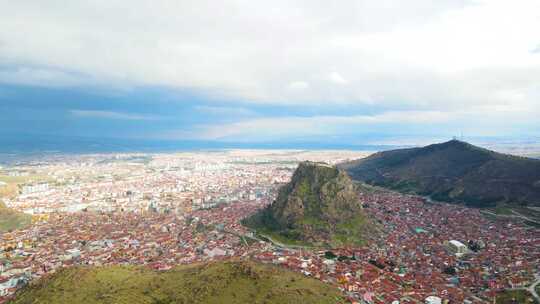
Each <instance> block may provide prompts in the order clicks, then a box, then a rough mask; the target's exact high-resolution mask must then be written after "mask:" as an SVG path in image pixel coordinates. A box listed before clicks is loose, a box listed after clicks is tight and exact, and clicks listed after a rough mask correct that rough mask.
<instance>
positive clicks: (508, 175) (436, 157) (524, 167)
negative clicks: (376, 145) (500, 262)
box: [340, 140, 540, 214]
mask: <svg viewBox="0 0 540 304" xmlns="http://www.w3.org/2000/svg"><path fill="white" fill-rule="evenodd" d="M340 168H342V169H345V170H346V171H347V172H348V173H349V174H350V176H351V177H352V178H353V179H355V180H358V181H363V182H366V183H369V184H372V185H377V186H382V187H386V188H390V189H394V190H397V191H400V192H405V193H416V194H420V195H428V196H431V198H433V199H435V200H440V201H448V202H465V203H466V204H468V205H471V206H475V207H490V208H496V209H497V210H496V211H495V212H496V213H502V214H504V213H508V212H509V211H508V210H505V209H506V208H505V207H503V208H497V206H502V205H504V206H507V207H512V208H514V207H523V206H525V205H528V206H539V204H540V160H537V159H531V158H525V157H518V156H512V155H506V154H501V153H496V152H493V151H490V150H486V149H482V148H479V147H475V146H473V145H470V144H468V143H465V142H461V141H457V140H452V141H449V142H446V143H442V144H434V145H430V146H426V147H423V148H412V149H398V150H392V151H384V152H379V153H375V154H373V155H371V156H369V157H367V158H364V159H360V160H356V161H352V162H349V163H346V164H342V165H340Z"/></svg>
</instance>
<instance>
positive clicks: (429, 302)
mask: <svg viewBox="0 0 540 304" xmlns="http://www.w3.org/2000/svg"><path fill="white" fill-rule="evenodd" d="M425 303H426V304H441V303H442V299H441V298H439V297H436V296H429V297H427V298H426V301H425Z"/></svg>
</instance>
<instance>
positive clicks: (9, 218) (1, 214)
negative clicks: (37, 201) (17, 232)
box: [0, 201, 32, 232]
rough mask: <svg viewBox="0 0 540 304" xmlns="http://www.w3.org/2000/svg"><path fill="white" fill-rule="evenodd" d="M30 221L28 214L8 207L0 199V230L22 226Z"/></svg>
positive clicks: (4, 230)
mask: <svg viewBox="0 0 540 304" xmlns="http://www.w3.org/2000/svg"><path fill="white" fill-rule="evenodd" d="M31 221H32V217H31V216H30V215H28V214H25V213H22V212H17V211H15V210H12V209H9V208H8V207H6V205H5V204H4V203H3V202H2V201H0V232H6V231H10V230H14V229H20V228H24V227H26V226H28V225H30V223H31Z"/></svg>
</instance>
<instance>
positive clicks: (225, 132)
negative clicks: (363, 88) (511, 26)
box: [165, 111, 450, 141]
mask: <svg viewBox="0 0 540 304" xmlns="http://www.w3.org/2000/svg"><path fill="white" fill-rule="evenodd" d="M449 119H450V117H449V116H448V114H447V113H442V112H436V111H404V112H385V113H381V114H378V115H355V116H309V117H298V116H287V117H270V118H257V119H249V120H243V121H238V122H233V123H226V124H212V125H202V126H198V127H196V128H195V130H192V132H185V131H182V132H180V133H178V132H172V133H171V134H167V135H166V136H165V137H168V138H171V137H172V138H191V139H205V140H215V139H234V140H238V139H245V140H262V141H265V140H269V139H276V138H280V139H284V138H291V137H298V136H313V135H330V134H334V133H336V132H338V133H339V132H340V131H343V130H344V129H350V128H352V127H358V126H377V125H383V124H389V125H398V124H404V123H415V124H429V123H444V122H446V121H447V120H449Z"/></svg>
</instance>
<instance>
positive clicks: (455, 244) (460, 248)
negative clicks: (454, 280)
mask: <svg viewBox="0 0 540 304" xmlns="http://www.w3.org/2000/svg"><path fill="white" fill-rule="evenodd" d="M448 248H449V249H450V251H452V252H453V253H454V254H455V255H456V256H462V255H464V254H465V253H467V251H468V249H467V246H465V244H463V243H462V242H460V241H456V240H451V241H449V242H448Z"/></svg>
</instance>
